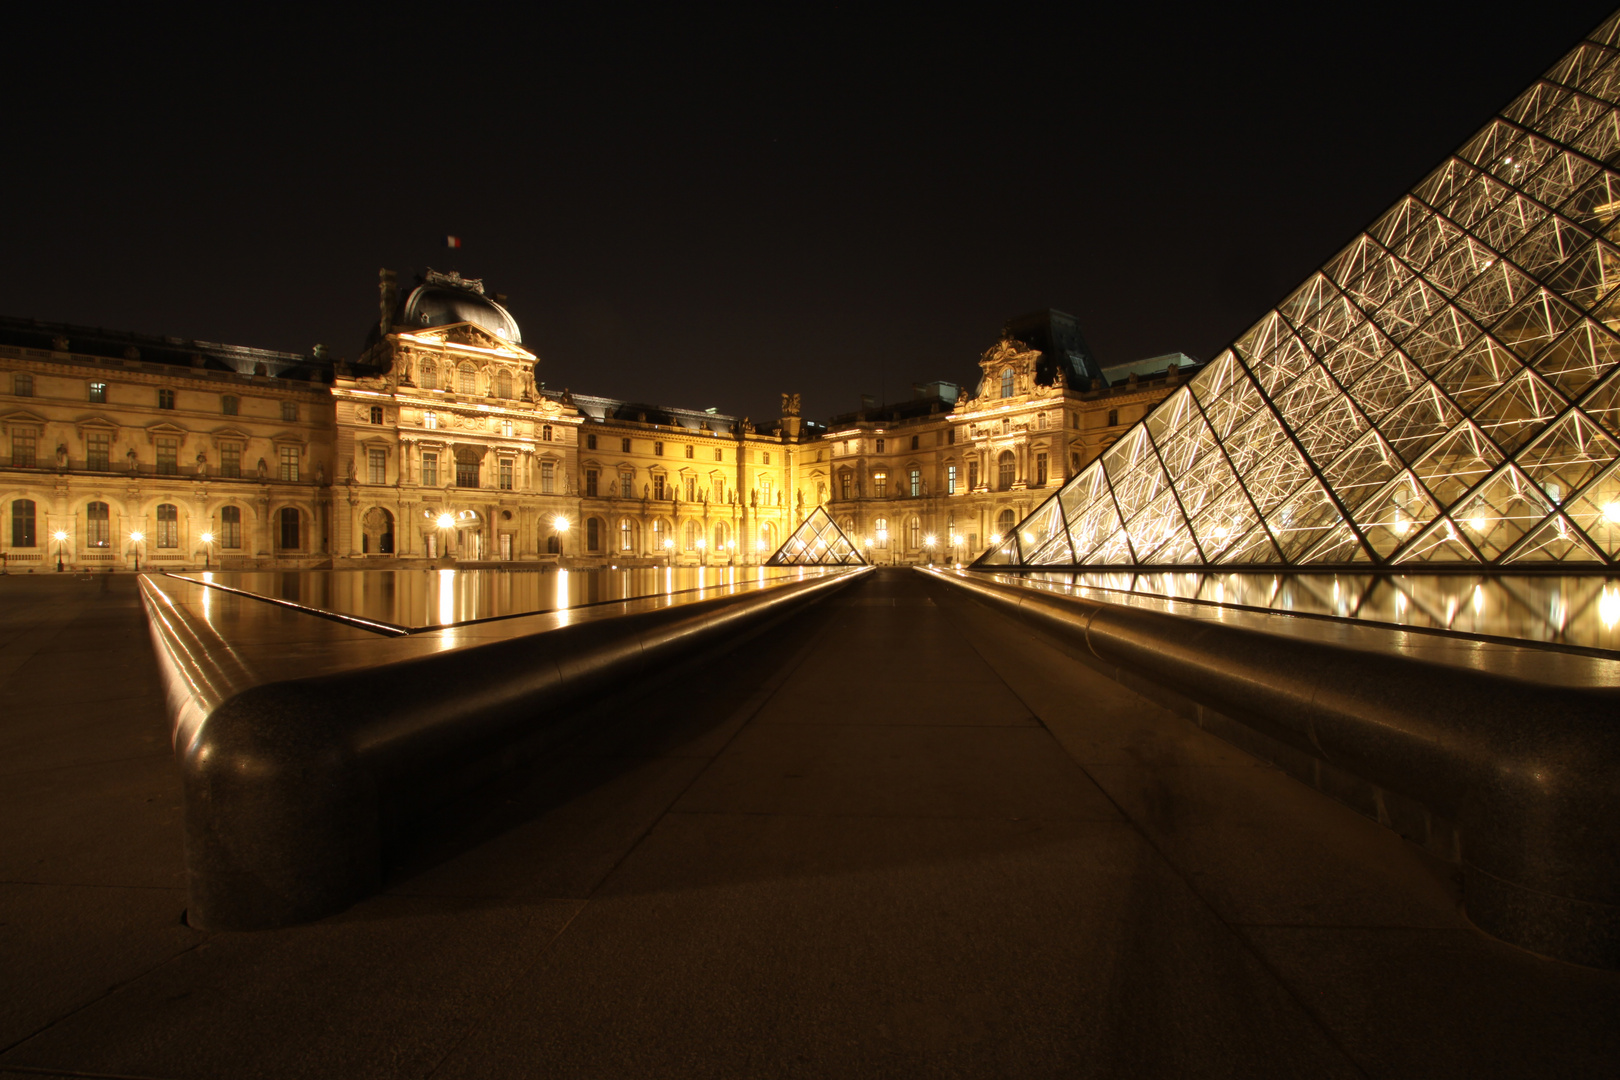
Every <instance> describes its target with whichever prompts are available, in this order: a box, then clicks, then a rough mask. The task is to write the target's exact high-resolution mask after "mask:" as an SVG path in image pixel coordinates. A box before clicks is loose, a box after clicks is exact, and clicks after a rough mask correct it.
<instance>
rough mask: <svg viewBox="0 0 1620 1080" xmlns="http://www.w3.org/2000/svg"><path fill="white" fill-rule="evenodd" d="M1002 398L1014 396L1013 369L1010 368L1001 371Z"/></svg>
mask: <svg viewBox="0 0 1620 1080" xmlns="http://www.w3.org/2000/svg"><path fill="white" fill-rule="evenodd" d="M1001 396H1002V397H1004V398H1009V397H1012V396H1013V369H1012V368H1010V367H1009V368H1002V369H1001Z"/></svg>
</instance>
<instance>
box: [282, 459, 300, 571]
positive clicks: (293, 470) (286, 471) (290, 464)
mask: <svg viewBox="0 0 1620 1080" xmlns="http://www.w3.org/2000/svg"><path fill="white" fill-rule="evenodd" d="M281 478H282V479H283V480H294V481H296V480H297V479H298V447H296V446H283V447H282V448H281ZM294 546H297V545H294Z"/></svg>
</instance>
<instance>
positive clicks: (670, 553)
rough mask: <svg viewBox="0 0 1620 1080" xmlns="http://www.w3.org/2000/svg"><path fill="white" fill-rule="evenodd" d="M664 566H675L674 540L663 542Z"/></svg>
mask: <svg viewBox="0 0 1620 1080" xmlns="http://www.w3.org/2000/svg"><path fill="white" fill-rule="evenodd" d="M664 565H666V566H674V565H675V541H674V540H670V539H666V540H665V541H664Z"/></svg>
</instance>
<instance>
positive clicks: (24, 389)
mask: <svg viewBox="0 0 1620 1080" xmlns="http://www.w3.org/2000/svg"><path fill="white" fill-rule="evenodd" d="M11 392H12V393H14V394H16V395H17V396H18V397H33V396H34V377H33V376H32V375H29V374H26V373H25V372H21V371H19V372H17V374H15V375H13V376H12V377H11Z"/></svg>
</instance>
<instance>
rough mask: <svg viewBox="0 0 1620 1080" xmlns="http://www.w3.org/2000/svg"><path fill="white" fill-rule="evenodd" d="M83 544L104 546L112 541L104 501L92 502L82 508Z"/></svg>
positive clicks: (110, 527) (97, 546)
mask: <svg viewBox="0 0 1620 1080" xmlns="http://www.w3.org/2000/svg"><path fill="white" fill-rule="evenodd" d="M84 542H85V546H87V547H93V548H104V547H107V546H108V545H109V544H110V543H111V542H112V526H111V517H110V516H109V514H108V511H107V504H106V503H104V502H93V503H90V504H89V505H88V506H86V507H85V508H84Z"/></svg>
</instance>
